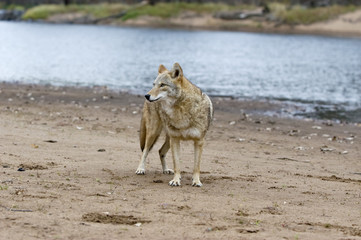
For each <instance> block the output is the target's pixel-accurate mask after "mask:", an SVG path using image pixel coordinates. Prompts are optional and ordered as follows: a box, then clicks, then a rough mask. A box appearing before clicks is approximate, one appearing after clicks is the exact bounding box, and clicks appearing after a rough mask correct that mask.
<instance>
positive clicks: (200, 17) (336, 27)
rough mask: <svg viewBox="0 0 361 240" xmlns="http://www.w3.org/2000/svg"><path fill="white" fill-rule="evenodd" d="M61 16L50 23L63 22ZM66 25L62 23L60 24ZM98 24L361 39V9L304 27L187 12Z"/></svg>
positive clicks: (302, 25) (301, 25)
mask: <svg viewBox="0 0 361 240" xmlns="http://www.w3.org/2000/svg"><path fill="white" fill-rule="evenodd" d="M58 17H59V16H57V17H54V18H52V19H51V20H50V22H52V23H57V22H59V18H58ZM60 22H62V21H60ZM98 24H110V25H115V26H117V25H119V26H131V27H151V28H175V29H188V30H213V31H240V32H257V33H278V34H307V35H321V36H335V37H361V10H358V11H355V12H352V13H347V14H342V15H340V16H338V17H336V18H335V19H331V20H327V21H322V22H317V23H312V24H308V25H305V24H300V25H288V24H279V23H274V22H269V21H267V20H265V19H255V20H252V19H248V20H223V19H218V18H214V17H213V15H211V14H194V13H184V14H182V15H180V16H178V17H173V18H170V19H167V20H164V19H161V18H157V17H149V16H143V17H139V18H137V19H134V20H133V19H131V20H128V21H126V22H121V21H116V22H114V21H101V22H99V23H98Z"/></svg>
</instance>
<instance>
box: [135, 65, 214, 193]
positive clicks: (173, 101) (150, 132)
mask: <svg viewBox="0 0 361 240" xmlns="http://www.w3.org/2000/svg"><path fill="white" fill-rule="evenodd" d="M145 98H146V101H145V102H144V107H143V115H142V120H141V124H140V148H141V149H142V151H143V155H142V158H141V160H140V162H139V166H138V169H137V171H136V174H145V159H146V157H147V155H148V153H149V151H150V150H151V149H152V147H153V145H154V143H155V142H156V140H157V139H158V137H159V135H160V134H161V132H162V129H165V132H166V138H165V142H164V144H163V146H162V147H161V148H160V150H159V156H160V161H161V163H162V168H163V173H167V174H173V173H174V178H173V180H171V181H170V182H169V185H170V186H180V185H181V171H180V166H179V151H180V141H181V140H192V141H193V142H194V170H193V180H192V186H197V187H201V186H202V183H201V181H200V179H199V177H200V164H201V155H202V151H203V144H204V137H205V135H206V132H207V130H208V128H209V126H210V124H211V121H212V118H213V105H212V102H211V100H210V99H209V97H208V96H207V95H206V94H205V93H202V91H201V90H200V89H199V88H198V87H196V86H195V85H193V84H192V83H191V82H190V81H189V80H187V79H186V78H185V77H184V76H183V70H182V68H181V66H180V65H179V64H178V63H175V64H174V65H173V68H172V70H170V71H169V70H167V69H166V68H165V67H164V66H163V65H160V66H159V69H158V76H157V78H156V79H155V80H154V83H153V88H152V89H151V90H150V91H149V92H148V93H147V94H146V95H145ZM169 148H171V151H172V155H173V164H174V172H173V170H171V169H169V168H168V167H167V165H166V162H165V156H166V154H167V152H168V150H169Z"/></svg>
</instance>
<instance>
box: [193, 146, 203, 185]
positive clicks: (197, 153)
mask: <svg viewBox="0 0 361 240" xmlns="http://www.w3.org/2000/svg"><path fill="white" fill-rule="evenodd" d="M203 143H204V141H203V139H202V140H199V141H194V168H193V180H192V186H195V187H202V185H203V184H202V183H201V181H200V179H199V177H200V172H201V156H202V152H203Z"/></svg>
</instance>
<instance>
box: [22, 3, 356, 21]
mask: <svg viewBox="0 0 361 240" xmlns="http://www.w3.org/2000/svg"><path fill="white" fill-rule="evenodd" d="M289 6H290V5H288V4H283V3H270V4H269V7H270V10H271V14H272V15H273V19H275V21H277V22H281V23H283V24H288V25H297V24H311V23H315V22H320V21H325V20H328V19H332V18H335V17H337V16H339V15H341V14H344V13H347V12H352V11H355V10H356V9H361V8H360V7H358V8H356V7H355V6H339V5H333V6H329V7H318V8H305V7H303V6H300V5H295V6H293V7H289ZM255 8H256V7H255V6H254V5H235V6H231V5H227V4H223V3H204V4H201V3H185V2H178V3H175V2H174V3H158V4H156V5H154V6H151V5H143V6H132V5H124V4H107V3H104V4H88V5H76V4H73V5H69V6H64V5H51V4H49V5H39V6H35V7H32V8H30V9H28V10H27V11H26V13H25V14H24V16H23V19H25V20H27V19H32V20H39V19H47V18H49V17H50V16H52V15H55V14H66V13H82V14H84V15H90V16H92V17H94V18H103V17H107V16H111V15H115V14H118V13H120V12H122V11H124V10H127V13H126V14H125V15H124V16H123V17H122V18H121V20H123V21H126V20H128V19H135V18H138V17H141V16H153V17H160V18H163V19H165V18H170V17H175V16H178V15H179V14H180V13H182V12H184V11H191V12H196V13H208V14H213V13H215V12H220V11H242V10H252V9H255Z"/></svg>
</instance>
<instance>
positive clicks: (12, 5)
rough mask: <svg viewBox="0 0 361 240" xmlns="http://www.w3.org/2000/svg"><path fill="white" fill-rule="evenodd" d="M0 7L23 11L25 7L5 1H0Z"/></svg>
mask: <svg viewBox="0 0 361 240" xmlns="http://www.w3.org/2000/svg"><path fill="white" fill-rule="evenodd" d="M0 9H6V10H17V11H24V10H25V7H24V6H21V5H15V4H10V5H6V4H5V3H0Z"/></svg>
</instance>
